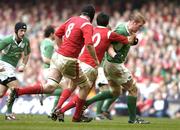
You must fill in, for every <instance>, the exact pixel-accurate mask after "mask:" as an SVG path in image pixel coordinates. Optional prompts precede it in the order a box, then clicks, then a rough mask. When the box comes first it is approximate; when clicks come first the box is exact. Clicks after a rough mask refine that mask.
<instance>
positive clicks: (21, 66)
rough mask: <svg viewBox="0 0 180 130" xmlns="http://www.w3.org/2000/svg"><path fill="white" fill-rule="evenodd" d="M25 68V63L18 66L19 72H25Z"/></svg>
mask: <svg viewBox="0 0 180 130" xmlns="http://www.w3.org/2000/svg"><path fill="white" fill-rule="evenodd" d="M24 68H25V65H24V64H21V65H20V66H19V67H18V69H17V70H18V71H19V72H23V71H24Z"/></svg>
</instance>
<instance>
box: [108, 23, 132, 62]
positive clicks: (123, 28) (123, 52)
mask: <svg viewBox="0 0 180 130" xmlns="http://www.w3.org/2000/svg"><path fill="white" fill-rule="evenodd" d="M115 32H116V33H118V34H121V35H124V36H129V35H130V34H129V32H128V30H127V23H121V24H119V25H118V26H117V27H116V29H115ZM111 44H113V48H114V50H115V52H116V53H118V54H119V55H120V56H121V57H120V58H116V59H115V58H112V57H111V56H110V55H109V54H108V53H107V52H106V55H105V57H106V59H107V60H108V61H109V62H113V63H123V62H124V61H125V59H126V57H127V54H128V52H129V49H130V44H126V45H123V44H121V43H120V44H119V43H118V42H111Z"/></svg>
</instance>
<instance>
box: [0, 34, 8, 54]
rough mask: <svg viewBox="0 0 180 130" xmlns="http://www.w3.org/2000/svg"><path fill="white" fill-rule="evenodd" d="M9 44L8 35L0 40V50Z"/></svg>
mask: <svg viewBox="0 0 180 130" xmlns="http://www.w3.org/2000/svg"><path fill="white" fill-rule="evenodd" d="M9 44H10V41H9V37H6V38H4V39H2V40H0V51H2V50H3V49H4V48H6V47H7V46H8V45H9Z"/></svg>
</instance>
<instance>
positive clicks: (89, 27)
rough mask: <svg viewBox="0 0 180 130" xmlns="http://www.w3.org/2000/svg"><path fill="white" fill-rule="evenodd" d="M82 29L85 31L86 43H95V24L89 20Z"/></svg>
mask: <svg viewBox="0 0 180 130" xmlns="http://www.w3.org/2000/svg"><path fill="white" fill-rule="evenodd" d="M81 30H82V32H83V38H84V44H85V45H93V42H92V35H93V26H92V25H91V24H90V23H89V22H87V23H84V25H82V26H81Z"/></svg>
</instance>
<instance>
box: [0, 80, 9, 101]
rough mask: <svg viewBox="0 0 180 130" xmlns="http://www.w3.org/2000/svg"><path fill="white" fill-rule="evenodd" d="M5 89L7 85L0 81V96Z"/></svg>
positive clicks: (0, 96)
mask: <svg viewBox="0 0 180 130" xmlns="http://www.w3.org/2000/svg"><path fill="white" fill-rule="evenodd" d="M7 90H8V87H7V86H6V85H4V84H3V83H2V82H1V81H0V98H2V97H3V96H4V94H5V93H6V91H7Z"/></svg>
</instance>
